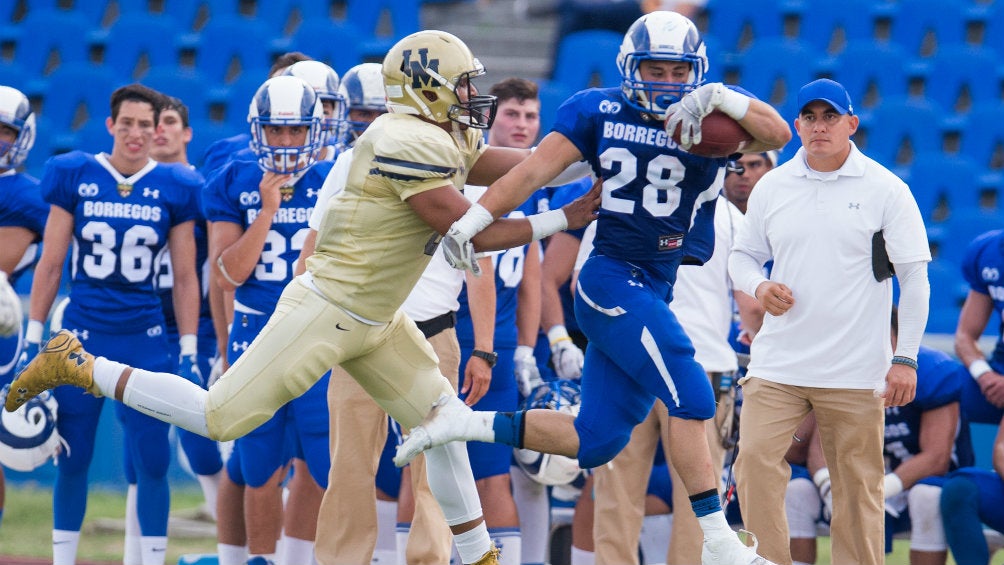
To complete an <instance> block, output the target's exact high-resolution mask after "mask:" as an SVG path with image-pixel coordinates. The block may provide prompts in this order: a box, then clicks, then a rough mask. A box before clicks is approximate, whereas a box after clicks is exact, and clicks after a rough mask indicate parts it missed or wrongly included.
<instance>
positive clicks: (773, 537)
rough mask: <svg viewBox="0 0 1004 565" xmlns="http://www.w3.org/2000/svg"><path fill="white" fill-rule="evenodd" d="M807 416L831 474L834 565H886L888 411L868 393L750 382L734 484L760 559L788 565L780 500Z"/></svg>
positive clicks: (752, 380) (786, 533)
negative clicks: (795, 438) (812, 418)
mask: <svg viewBox="0 0 1004 565" xmlns="http://www.w3.org/2000/svg"><path fill="white" fill-rule="evenodd" d="M809 410H814V411H815V413H816V421H817V422H818V425H819V436H820V440H821V441H822V445H823V455H824V456H825V457H826V461H827V463H828V466H829V469H830V484H831V486H832V492H833V517H832V519H831V521H830V538H831V543H832V552H831V555H832V563H833V565H878V564H881V563H884V562H885V552H884V550H885V547H884V546H885V514H884V509H883V508H884V507H883V502H884V501H883V495H882V478H883V475H884V474H885V465H884V462H883V458H882V443H883V436H884V431H885V430H884V429H883V428H884V422H885V410H884V408H883V401H882V399H881V398H876V397H875V396H874V394H873V393H872V391H871V390H860V389H833V388H814V387H799V386H790V385H782V384H777V383H773V382H770V381H765V380H763V379H758V378H755V377H754V378H749V379H747V380H746V382H745V384H744V386H743V409H742V417H741V418H740V424H739V458H738V460H737V461H736V467H735V472H736V483H737V488H738V493H739V505H740V507H741V509H742V515H743V522H744V524H745V528H746V529H747V530H749V531H751V532H753V534H755V535H756V536H757V538H758V540H759V542H760V548H759V553H760V555H762V556H764V557H766V558H767V559H769V560H771V561H773V562H775V563H779V564H780V565H786V564H789V563H791V553H790V550H789V545H788V543H789V541H788V522H787V518H786V517H785V513H784V495H785V491H786V489H787V486H788V479H789V478H790V476H791V468H790V467H789V466H788V463H787V462H786V461H785V460H784V454H785V452H786V451H788V447H789V446H790V445H791V436H792V434H794V433H795V429H796V428H797V427H798V424H799V423H801V421H802V419H804V418H805V416H806V414H808V412H809Z"/></svg>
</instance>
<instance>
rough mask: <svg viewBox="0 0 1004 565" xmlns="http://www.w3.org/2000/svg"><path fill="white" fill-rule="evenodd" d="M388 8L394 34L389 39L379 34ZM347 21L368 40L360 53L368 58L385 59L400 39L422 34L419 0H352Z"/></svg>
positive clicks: (350, 0)
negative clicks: (420, 30) (380, 23)
mask: <svg viewBox="0 0 1004 565" xmlns="http://www.w3.org/2000/svg"><path fill="white" fill-rule="evenodd" d="M384 9H386V10H388V11H389V13H390V21H391V28H392V29H393V31H392V33H391V35H390V36H388V37H383V36H379V35H377V32H378V31H379V30H378V25H377V24H379V22H380V15H381V14H382V13H383V11H384ZM345 21H346V23H348V24H349V25H352V26H354V27H355V28H356V29H357V30H359V33H360V34H361V35H362V37H363V39H364V41H363V43H362V45H360V50H361V51H362V53H363V55H364V56H374V57H379V58H381V59H382V58H383V56H384V55H386V54H387V50H388V49H390V47H391V46H392V45H393V44H394V43H396V42H397V40H398V39H400V38H402V37H404V36H406V35H408V34H411V33H414V32H416V31H418V30H419V29H420V28H421V26H420V23H419V0H348V2H347V5H346V9H345Z"/></svg>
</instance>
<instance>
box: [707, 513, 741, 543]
mask: <svg viewBox="0 0 1004 565" xmlns="http://www.w3.org/2000/svg"><path fill="white" fill-rule="evenodd" d="M697 522H698V523H699V524H700V525H701V529H702V530H704V537H706V538H708V537H713V536H722V535H729V536H735V535H736V533H735V532H734V531H733V530H732V528H730V527H729V522H728V521H727V520H726V519H725V512H722V511H721V510H718V511H717V512H712V513H711V514H708V515H707V516H701V517H700V518H698V519H697Z"/></svg>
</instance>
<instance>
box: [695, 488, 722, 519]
mask: <svg viewBox="0 0 1004 565" xmlns="http://www.w3.org/2000/svg"><path fill="white" fill-rule="evenodd" d="M690 507H691V508H693V509H694V515H696V516H697V517H698V518H700V517H701V516H707V515H708V514H714V513H715V512H720V511H721V509H722V503H721V501H720V500H719V499H718V491H717V490H715V489H710V490H706V491H704V492H701V493H698V494H695V495H694V496H691V497H690Z"/></svg>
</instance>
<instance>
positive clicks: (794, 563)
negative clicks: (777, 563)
mask: <svg viewBox="0 0 1004 565" xmlns="http://www.w3.org/2000/svg"><path fill="white" fill-rule="evenodd" d="M791 565H812V563H805V562H804V561H792V562H791Z"/></svg>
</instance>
